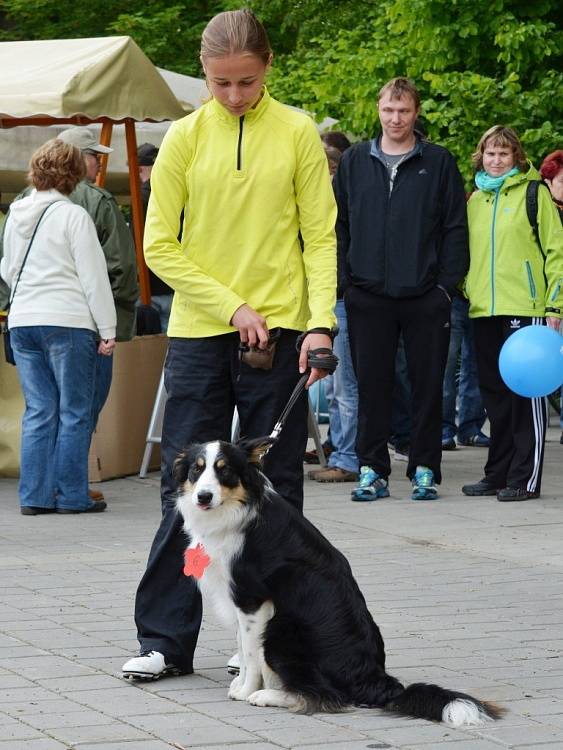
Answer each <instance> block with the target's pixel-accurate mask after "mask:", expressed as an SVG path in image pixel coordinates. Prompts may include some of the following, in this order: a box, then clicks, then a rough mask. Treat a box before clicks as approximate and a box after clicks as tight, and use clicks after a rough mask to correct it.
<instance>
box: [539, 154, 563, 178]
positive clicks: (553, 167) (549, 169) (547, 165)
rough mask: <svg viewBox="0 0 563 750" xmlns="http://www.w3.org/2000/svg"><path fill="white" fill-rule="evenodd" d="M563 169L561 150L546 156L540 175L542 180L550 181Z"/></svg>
mask: <svg viewBox="0 0 563 750" xmlns="http://www.w3.org/2000/svg"><path fill="white" fill-rule="evenodd" d="M562 169H563V150H561V149H559V151H554V152H553V153H551V154H548V155H547V156H546V157H545V159H544V160H543V161H542V165H541V167H540V174H541V176H542V177H543V179H544V180H552V179H553V178H554V177H556V176H557V175H558V174H559V172H560V171H561V170H562Z"/></svg>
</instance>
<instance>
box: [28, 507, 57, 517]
mask: <svg viewBox="0 0 563 750" xmlns="http://www.w3.org/2000/svg"><path fill="white" fill-rule="evenodd" d="M20 511H21V514H22V516H41V515H43V514H45V513H54V512H55V511H56V508H46V507H44V506H43V505H22V506H21V508H20Z"/></svg>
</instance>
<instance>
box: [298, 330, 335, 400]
mask: <svg viewBox="0 0 563 750" xmlns="http://www.w3.org/2000/svg"><path fill="white" fill-rule="evenodd" d="M320 348H322V349H332V340H331V338H330V336H328V335H327V334H326V333H309V334H307V336H305V338H304V339H303V343H302V344H301V350H300V352H299V372H301V373H304V372H305V371H306V370H307V366H308V365H307V354H308V352H309V351H310V350H311V349H320ZM321 356H322V355H321ZM329 374H330V371H329V370H323V369H321V368H320V367H312V368H311V373H310V375H309V379H308V380H307V382H306V383H305V388H309V387H310V386H312V385H313V383H314V382H315V381H316V380H322V378H324V377H326V376H327V375H329Z"/></svg>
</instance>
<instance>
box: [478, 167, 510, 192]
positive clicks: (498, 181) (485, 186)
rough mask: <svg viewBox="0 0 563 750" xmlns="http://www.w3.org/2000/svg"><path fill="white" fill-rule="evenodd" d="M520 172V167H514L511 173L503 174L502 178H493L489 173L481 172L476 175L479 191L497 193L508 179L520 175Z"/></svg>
mask: <svg viewBox="0 0 563 750" xmlns="http://www.w3.org/2000/svg"><path fill="white" fill-rule="evenodd" d="M519 171H520V170H519V169H518V167H512V169H511V170H510V172H506V174H501V176H500V177H491V175H490V174H489V173H488V172H484V171H483V170H480V171H479V172H477V174H476V175H475V184H476V185H477V187H478V188H479V190H484V191H485V192H487V193H497V192H498V191H499V190H500V189H501V187H502V186H503V183H504V181H505V180H506V178H507V177H512V176H513V175H515V174H518V172H519Z"/></svg>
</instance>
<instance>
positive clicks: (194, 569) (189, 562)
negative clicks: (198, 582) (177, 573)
mask: <svg viewBox="0 0 563 750" xmlns="http://www.w3.org/2000/svg"><path fill="white" fill-rule="evenodd" d="M210 562H211V558H210V557H209V555H208V554H207V553H206V551H205V547H204V546H203V544H198V545H197V547H188V549H187V550H186V551H185V552H184V575H185V576H193V577H194V578H201V577H202V576H203V574H204V573H205V568H207V566H208V565H209V563H210Z"/></svg>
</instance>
